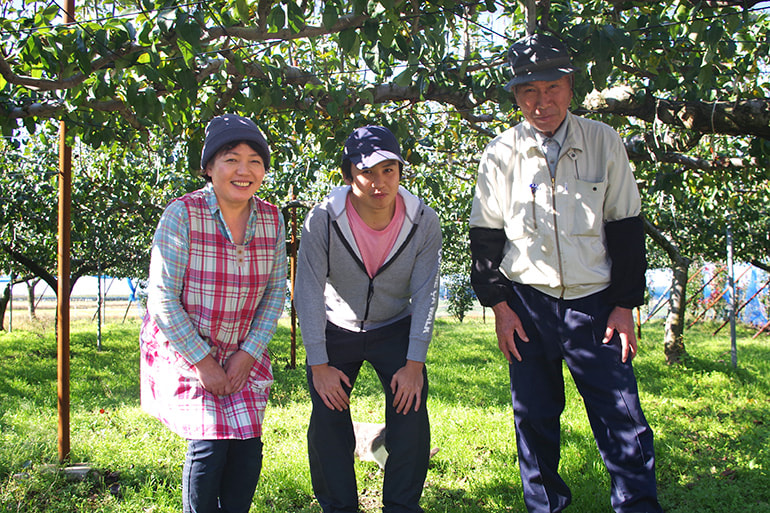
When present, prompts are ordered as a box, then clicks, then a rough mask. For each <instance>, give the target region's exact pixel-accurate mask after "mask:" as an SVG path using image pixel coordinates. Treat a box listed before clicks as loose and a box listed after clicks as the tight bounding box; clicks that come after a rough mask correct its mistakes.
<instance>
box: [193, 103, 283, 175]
mask: <svg viewBox="0 0 770 513" xmlns="http://www.w3.org/2000/svg"><path fill="white" fill-rule="evenodd" d="M235 141H250V142H253V143H255V144H256V146H257V148H259V149H258V150H257V152H258V153H259V155H260V157H262V160H264V164H265V170H267V169H268V168H269V167H270V147H269V146H268V145H267V140H266V139H265V136H264V135H262V132H261V131H260V130H259V128H257V125H256V124H255V123H254V122H253V121H252V120H250V119H248V118H244V117H243V116H238V115H237V114H222V115H221V116H217V117H215V118H214V119H212V120H211V121H209V124H208V126H207V127H206V140H205V141H204V142H203V152H202V154H201V169H206V164H208V163H209V160H211V159H212V158H213V157H214V155H216V154H217V152H218V151H219V149H220V148H222V146H224V145H225V144H228V143H231V142H235Z"/></svg>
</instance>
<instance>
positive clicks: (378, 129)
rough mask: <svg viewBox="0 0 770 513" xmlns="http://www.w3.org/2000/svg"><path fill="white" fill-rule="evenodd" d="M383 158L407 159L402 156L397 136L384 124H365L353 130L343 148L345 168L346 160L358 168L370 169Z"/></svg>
mask: <svg viewBox="0 0 770 513" xmlns="http://www.w3.org/2000/svg"><path fill="white" fill-rule="evenodd" d="M383 160H397V161H398V162H400V163H401V164H402V165H406V161H405V160H404V158H403V157H402V156H401V147H400V146H399V144H398V141H397V140H396V136H394V135H393V133H392V132H391V131H390V130H388V129H387V128H385V127H384V126H374V125H369V126H364V127H361V128H357V129H355V130H353V133H352V134H350V136H349V137H348V139H347V141H345V146H344V148H343V149H342V162H343V168H344V167H345V164H344V163H345V161H348V162H350V163H351V164H353V165H355V166H356V167H357V168H358V169H369V168H371V167H374V166H376V165H377V164H379V163H380V162H382V161H383Z"/></svg>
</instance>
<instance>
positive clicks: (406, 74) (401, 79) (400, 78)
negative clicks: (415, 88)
mask: <svg viewBox="0 0 770 513" xmlns="http://www.w3.org/2000/svg"><path fill="white" fill-rule="evenodd" d="M416 71H417V68H416V67H414V66H408V67H407V68H406V69H405V70H404V71H402V72H401V73H399V74H398V75H396V77H395V78H394V79H393V83H394V84H396V85H397V86H400V87H407V86H408V85H410V84H411V83H412V77H413V76H414V74H415V72H416Z"/></svg>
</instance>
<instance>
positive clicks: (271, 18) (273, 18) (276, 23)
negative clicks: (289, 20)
mask: <svg viewBox="0 0 770 513" xmlns="http://www.w3.org/2000/svg"><path fill="white" fill-rule="evenodd" d="M284 25H286V13H285V12H283V6H282V5H281V4H278V5H276V6H275V7H273V8H272V9H270V14H268V15H267V28H268V32H278V31H279V30H281V29H282V28H283V27H284Z"/></svg>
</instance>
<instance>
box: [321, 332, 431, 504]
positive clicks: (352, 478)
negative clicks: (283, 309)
mask: <svg viewBox="0 0 770 513" xmlns="http://www.w3.org/2000/svg"><path fill="white" fill-rule="evenodd" d="M409 326H410V318H409V317H407V318H406V319H403V320H401V321H397V322H394V323H393V324H391V325H388V326H385V327H382V328H379V329H376V330H372V331H368V332H362V333H359V332H352V331H348V330H344V329H342V328H339V327H337V326H335V325H333V324H331V323H329V324H327V327H326V351H327V354H328V356H329V365H330V366H332V367H336V368H337V369H339V370H341V371H342V372H344V373H345V375H347V377H348V378H349V379H350V383H351V385H355V381H356V378H357V377H358V373H359V371H360V369H361V365H362V364H363V362H364V361H368V362H369V363H370V364H371V365H372V367H373V368H374V370H375V372H376V373H377V376H378V377H379V379H380V383H381V384H382V388H383V390H384V392H385V423H386V426H387V429H386V434H385V448H386V449H387V450H388V459H387V462H386V463H385V477H384V482H383V490H382V502H383V512H384V513H407V512H410V513H413V512H422V511H423V510H422V508H421V507H420V506H419V501H420V497H421V495H422V487H423V485H424V484H425V477H426V475H427V472H428V460H429V457H430V456H429V453H430V425H429V422H428V410H427V405H426V400H427V396H428V375H427V372H426V371H425V369H424V368H423V379H424V386H423V389H422V399H421V405H420V409H419V410H418V411H416V412H415V411H414V406H412V407H411V408H410V409H409V411H408V413H406V415H404V414H403V413H401V414H399V413H396V410H395V408H394V407H393V398H394V395H393V393H392V392H391V390H390V382H391V379H392V378H393V375H394V374H395V373H396V371H398V370H399V369H400V368H401V367H403V366H404V365H405V364H406V354H407V348H408V346H409ZM307 379H308V386H309V389H310V396H311V398H312V401H313V412H312V414H311V416H310V425H309V427H308V435H307V436H308V456H309V459H310V476H311V480H312V482H313V491H314V492H315V496H316V498H317V499H318V503H319V504H320V506H321V509H322V510H323V511H324V513H343V512H344V513H355V512H357V511H358V490H357V487H356V475H355V471H354V463H353V455H354V451H355V445H356V441H355V435H354V433H353V424H352V420H351V417H350V410H349V409H348V410H343V411H337V410H331V409H329V408H328V407H327V406H326V405H325V404H324V402H323V400H322V399H321V397H320V396H319V395H318V393H317V392H316V390H315V387H314V386H313V371H312V369H311V367H310V366H307ZM346 392H347V394H348V396H350V393H351V392H352V388H351V389H349V390H346Z"/></svg>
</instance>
